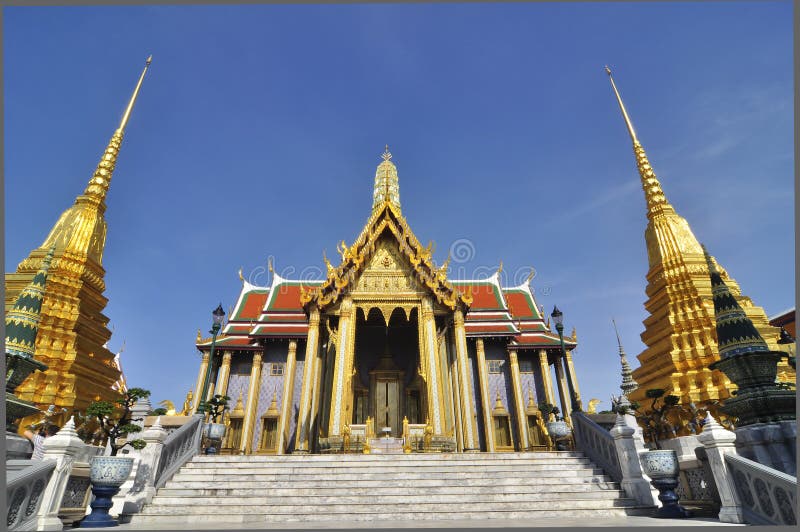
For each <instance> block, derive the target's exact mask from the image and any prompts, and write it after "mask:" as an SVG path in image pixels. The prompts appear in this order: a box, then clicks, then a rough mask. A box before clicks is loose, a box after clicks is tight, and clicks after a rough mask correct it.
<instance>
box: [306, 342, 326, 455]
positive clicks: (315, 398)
mask: <svg viewBox="0 0 800 532" xmlns="http://www.w3.org/2000/svg"><path fill="white" fill-rule="evenodd" d="M324 361H325V355H324V353H322V354H320V353H319V350H317V356H315V357H314V388H313V393H312V394H311V421H310V423H309V424H308V427H309V434H310V435H318V434H319V409H320V403H321V401H322V395H321V390H322V370H323V366H324ZM309 439H310V440H311V444H310V445H309V451H311V450H313V449H312V447H313V444H314V443H315V442H316V441H317V440H316V438H309Z"/></svg>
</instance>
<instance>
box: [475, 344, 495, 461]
mask: <svg viewBox="0 0 800 532" xmlns="http://www.w3.org/2000/svg"><path fill="white" fill-rule="evenodd" d="M475 348H476V351H477V353H478V383H479V385H480V387H481V410H483V428H484V432H485V433H486V452H488V453H493V452H494V423H492V405H491V403H490V402H489V375H488V374H487V368H486V353H485V352H484V350H483V338H478V339H477V340H475Z"/></svg>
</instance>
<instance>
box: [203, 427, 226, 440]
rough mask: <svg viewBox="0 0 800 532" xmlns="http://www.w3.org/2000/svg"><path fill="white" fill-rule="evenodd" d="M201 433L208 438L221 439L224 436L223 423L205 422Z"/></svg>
mask: <svg viewBox="0 0 800 532" xmlns="http://www.w3.org/2000/svg"><path fill="white" fill-rule="evenodd" d="M203 434H204V436H205V437H206V438H208V439H209V440H212V441H222V438H223V437H224V436H225V425H224V424H222V423H206V425H205V428H204V429H203Z"/></svg>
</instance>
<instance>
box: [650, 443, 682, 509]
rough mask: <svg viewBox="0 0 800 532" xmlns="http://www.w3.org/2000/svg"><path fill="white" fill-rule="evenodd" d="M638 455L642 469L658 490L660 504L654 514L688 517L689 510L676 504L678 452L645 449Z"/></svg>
mask: <svg viewBox="0 0 800 532" xmlns="http://www.w3.org/2000/svg"><path fill="white" fill-rule="evenodd" d="M639 457H640V459H641V460H640V461H641V463H642V469H643V470H644V472H645V473H646V474H647V476H649V477H650V479H651V480H650V483H651V484H652V485H653V487H655V488H656V489H657V490H658V500H659V501H661V504H662V506H661V508H659V509H658V510H657V511H656V515H655V516H656V517H662V518H668V519H674V518H682V517H689V512H688V511H687V510H686V509H685V508H684V507H683V506H681V505H680V504H678V495H677V494H676V493H675V488H677V487H678V474H679V473H680V465H679V463H678V453H676V452H675V451H672V450H657V451H647V452H646V453H642V454H641V455H639Z"/></svg>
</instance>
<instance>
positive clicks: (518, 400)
mask: <svg viewBox="0 0 800 532" xmlns="http://www.w3.org/2000/svg"><path fill="white" fill-rule="evenodd" d="M508 364H509V366H511V387H512V388H513V389H514V410H516V411H517V430H518V432H519V436H520V438H519V440H520V443H519V445H520V449H519V450H520V451H523V450H525V449H527V448H528V447H530V443H529V442H528V430H527V423H526V422H525V405H524V403H523V398H522V380H521V379H520V378H519V361H518V360H517V352H516V351H509V352H508Z"/></svg>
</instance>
